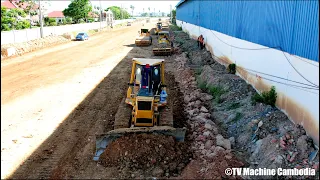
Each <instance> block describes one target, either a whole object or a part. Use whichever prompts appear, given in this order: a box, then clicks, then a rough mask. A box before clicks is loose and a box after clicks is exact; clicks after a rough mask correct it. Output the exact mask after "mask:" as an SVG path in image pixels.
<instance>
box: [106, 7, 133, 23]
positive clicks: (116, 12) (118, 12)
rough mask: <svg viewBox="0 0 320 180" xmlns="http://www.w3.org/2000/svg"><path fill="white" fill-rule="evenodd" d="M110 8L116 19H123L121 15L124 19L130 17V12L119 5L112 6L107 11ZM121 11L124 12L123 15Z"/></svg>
mask: <svg viewBox="0 0 320 180" xmlns="http://www.w3.org/2000/svg"><path fill="white" fill-rule="evenodd" d="M109 9H110V11H111V12H112V13H113V16H114V19H115V20H118V19H122V18H121V16H123V19H128V18H129V17H130V14H129V13H128V12H127V11H126V10H124V9H121V8H120V7H118V6H111V7H109V8H107V9H106V11H108V10H109ZM121 12H122V15H121Z"/></svg>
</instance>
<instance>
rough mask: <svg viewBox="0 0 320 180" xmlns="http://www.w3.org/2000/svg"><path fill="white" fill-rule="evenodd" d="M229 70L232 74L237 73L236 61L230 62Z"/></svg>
mask: <svg viewBox="0 0 320 180" xmlns="http://www.w3.org/2000/svg"><path fill="white" fill-rule="evenodd" d="M228 71H229V73H231V74H235V73H236V64H234V63H232V64H229V66H228Z"/></svg>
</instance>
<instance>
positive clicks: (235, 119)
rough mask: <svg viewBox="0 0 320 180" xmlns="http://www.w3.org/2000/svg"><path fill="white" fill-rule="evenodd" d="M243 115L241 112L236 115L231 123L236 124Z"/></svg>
mask: <svg viewBox="0 0 320 180" xmlns="http://www.w3.org/2000/svg"><path fill="white" fill-rule="evenodd" d="M242 116H243V115H242V114H241V113H240V112H237V113H236V116H235V117H234V118H233V119H232V120H231V122H236V121H238V120H240V119H241V118H242Z"/></svg>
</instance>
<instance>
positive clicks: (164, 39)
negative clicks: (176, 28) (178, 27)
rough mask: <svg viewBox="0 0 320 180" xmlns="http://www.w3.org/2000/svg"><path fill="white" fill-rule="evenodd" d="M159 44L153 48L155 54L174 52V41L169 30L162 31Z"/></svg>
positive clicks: (162, 54)
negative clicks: (171, 39)
mask: <svg viewBox="0 0 320 180" xmlns="http://www.w3.org/2000/svg"><path fill="white" fill-rule="evenodd" d="M157 38H158V39H157V41H158V42H157V44H156V45H155V47H154V48H153V49H152V52H153V54H154V55H155V56H168V55H172V53H173V42H171V41H170V34H169V31H161V32H159V34H158V37H157Z"/></svg>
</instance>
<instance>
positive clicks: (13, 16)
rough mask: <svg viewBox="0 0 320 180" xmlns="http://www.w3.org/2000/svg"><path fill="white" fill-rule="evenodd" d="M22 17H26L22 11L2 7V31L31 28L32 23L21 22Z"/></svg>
mask: <svg viewBox="0 0 320 180" xmlns="http://www.w3.org/2000/svg"><path fill="white" fill-rule="evenodd" d="M20 17H26V13H25V12H24V10H22V9H10V10H7V9H6V8H5V7H1V31H10V30H12V29H16V30H19V29H26V28H29V27H30V22H29V21H27V20H20Z"/></svg>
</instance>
